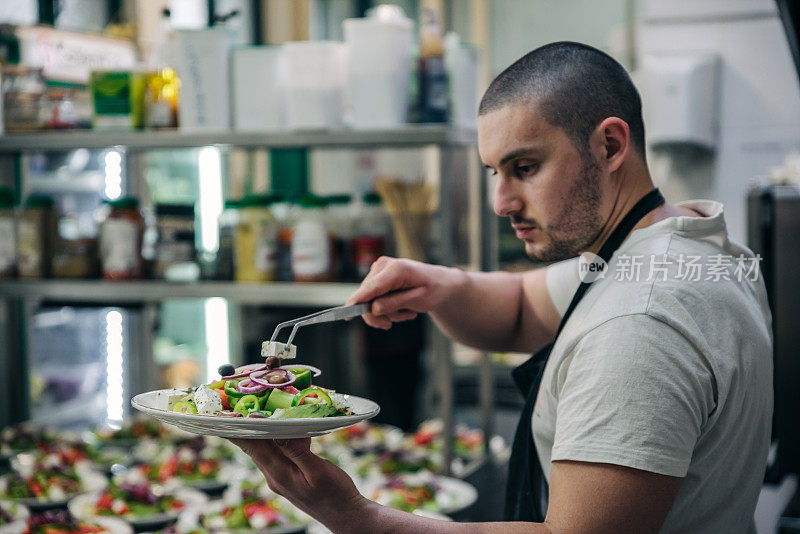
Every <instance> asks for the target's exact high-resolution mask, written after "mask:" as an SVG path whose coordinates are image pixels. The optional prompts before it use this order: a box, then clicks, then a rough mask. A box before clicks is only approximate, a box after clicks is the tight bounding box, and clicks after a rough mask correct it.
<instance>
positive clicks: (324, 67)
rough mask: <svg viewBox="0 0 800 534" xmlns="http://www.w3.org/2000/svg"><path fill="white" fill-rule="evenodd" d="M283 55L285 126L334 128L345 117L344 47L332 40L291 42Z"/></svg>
mask: <svg viewBox="0 0 800 534" xmlns="http://www.w3.org/2000/svg"><path fill="white" fill-rule="evenodd" d="M284 53H285V54H286V125H287V126H288V127H289V128H296V129H319V128H335V127H337V126H340V125H341V124H342V121H343V116H344V80H345V47H344V43H339V42H335V41H292V42H288V43H286V44H284Z"/></svg>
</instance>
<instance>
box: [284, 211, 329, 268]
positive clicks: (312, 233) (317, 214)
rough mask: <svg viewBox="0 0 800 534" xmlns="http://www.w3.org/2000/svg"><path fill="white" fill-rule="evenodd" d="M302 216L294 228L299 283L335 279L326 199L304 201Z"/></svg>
mask: <svg viewBox="0 0 800 534" xmlns="http://www.w3.org/2000/svg"><path fill="white" fill-rule="evenodd" d="M300 207H301V212H300V217H299V220H298V222H297V224H296V225H295V226H294V230H293V231H292V272H293V274H294V281H295V282H330V281H332V280H333V278H334V272H333V271H334V266H335V261H334V257H333V254H334V248H333V246H332V242H331V236H330V233H329V232H328V227H327V225H326V224H325V207H326V202H325V200H324V199H321V198H319V197H313V196H309V197H305V198H303V199H302V200H301V201H300Z"/></svg>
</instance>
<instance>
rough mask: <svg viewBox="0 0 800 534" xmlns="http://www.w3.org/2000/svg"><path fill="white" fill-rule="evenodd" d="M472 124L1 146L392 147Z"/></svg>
mask: <svg viewBox="0 0 800 534" xmlns="http://www.w3.org/2000/svg"><path fill="white" fill-rule="evenodd" d="M476 140H477V134H476V133H475V131H474V130H466V129H462V128H454V127H450V126H447V125H417V124H409V125H407V126H404V127H402V128H393V129H391V130H349V129H344V128H343V129H337V130H318V131H311V130H309V131H286V132H247V133H243V132H235V131H219V132H206V133H184V132H181V131H155V132H153V131H147V132H94V131H88V130H87V131H69V132H39V133H9V134H5V135H2V136H0V152H23V151H39V150H69V149H75V148H106V147H111V146H126V147H128V148H130V149H134V150H136V149H160V148H185V147H199V146H207V145H233V146H240V147H247V146H251V147H303V146H309V147H310V146H313V147H370V146H372V147H374V146H381V147H392V146H423V145H452V146H468V145H474V144H475V143H476Z"/></svg>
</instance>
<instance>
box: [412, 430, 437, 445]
mask: <svg viewBox="0 0 800 534" xmlns="http://www.w3.org/2000/svg"><path fill="white" fill-rule="evenodd" d="M434 437H436V434H435V433H433V432H427V431H424V430H420V431H419V432H417V433H416V434H414V443H415V444H416V445H426V444H428V443H430V442H431V441H432V440H433V438H434Z"/></svg>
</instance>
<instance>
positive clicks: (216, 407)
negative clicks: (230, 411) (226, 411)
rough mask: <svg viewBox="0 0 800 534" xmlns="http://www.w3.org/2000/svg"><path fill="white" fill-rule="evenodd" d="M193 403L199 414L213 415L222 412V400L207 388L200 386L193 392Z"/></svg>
mask: <svg viewBox="0 0 800 534" xmlns="http://www.w3.org/2000/svg"><path fill="white" fill-rule="evenodd" d="M194 403H195V405H197V413H199V414H200V413H202V414H212V415H213V414H216V413H219V412H221V411H222V400H220V398H219V395H217V394H216V392H214V391H212V390H211V388H209V387H208V386H200V387H198V388H197V389H196V390H195V391H194Z"/></svg>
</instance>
